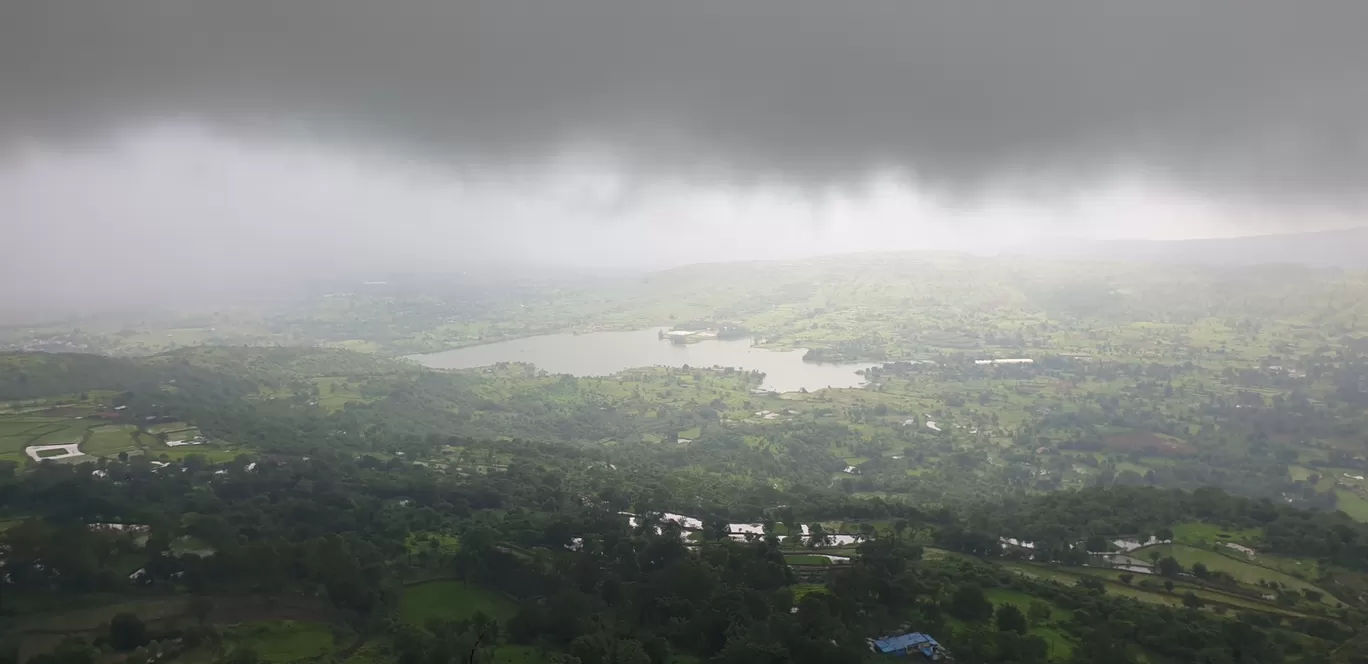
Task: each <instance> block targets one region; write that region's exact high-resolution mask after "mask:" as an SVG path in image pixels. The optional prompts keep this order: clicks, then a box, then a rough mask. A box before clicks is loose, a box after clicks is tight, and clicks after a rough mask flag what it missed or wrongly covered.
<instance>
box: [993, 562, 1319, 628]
mask: <svg viewBox="0 0 1368 664" xmlns="http://www.w3.org/2000/svg"><path fill="white" fill-rule="evenodd" d="M998 564H999V565H1000V566H1001V567H1003V568H1005V569H1008V570H1010V571H1012V572H1014V573H1017V574H1020V575H1022V576H1026V577H1030V578H1034V579H1041V580H1045V581H1057V582H1059V583H1063V584H1066V585H1074V584H1075V583H1077V582H1078V579H1079V578H1081V577H1084V576H1092V577H1097V578H1102V579H1103V580H1104V582H1105V583H1106V592H1107V593H1108V594H1111V595H1117V596H1120V597H1129V598H1131V599H1136V600H1139V601H1141V602H1147V603H1150V604H1162V605H1165V606H1174V607H1177V606H1182V605H1183V598H1182V594H1183V593H1186V592H1192V593H1193V594H1195V595H1197V597H1198V598H1200V599H1201V600H1202V601H1204V602H1207V603H1216V604H1224V605H1227V606H1232V607H1236V608H1242V609H1252V610H1256V611H1263V612H1267V613H1277V614H1282V615H1294V616H1301V615H1304V614H1300V613H1297V612H1295V611H1289V610H1286V609H1282V608H1279V607H1277V606H1274V605H1273V604H1272V603H1269V602H1262V601H1259V600H1255V599H1250V598H1248V597H1243V596H1239V595H1232V594H1228V593H1222V592H1217V591H1214V590H1210V589H1207V588H1202V587H1200V586H1197V585H1194V584H1190V583H1186V582H1182V581H1179V582H1178V583H1177V584H1176V585H1175V589H1174V592H1172V593H1170V592H1167V591H1165V590H1163V589H1162V588H1159V587H1158V584H1161V583H1162V581H1161V580H1159V579H1158V578H1157V577H1148V576H1140V575H1136V576H1137V577H1139V578H1138V579H1136V580H1135V581H1134V582H1133V584H1134V585H1131V584H1125V583H1121V582H1120V581H1118V580H1117V577H1119V576H1120V574H1121V573H1120V572H1118V571H1115V570H1108V569H1102V568H1098V567H1082V568H1077V569H1076V570H1075V569H1072V568H1069V569H1066V568H1061V567H1055V566H1046V565H1037V564H1033V563H1024V562H1002V563H998ZM1144 579H1149V580H1151V581H1153V582H1154V583H1155V584H1156V587H1154V588H1150V589H1146V588H1141V587H1139V583H1140V581H1141V580H1144Z"/></svg>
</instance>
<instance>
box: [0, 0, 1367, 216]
mask: <svg viewBox="0 0 1368 664" xmlns="http://www.w3.org/2000/svg"><path fill="white" fill-rule="evenodd" d="M1365 25H1368V3H1363V2H1361V1H1359V0H1305V1H1302V2H1287V1H1286V0H1206V1H1204V2H1192V1H1190V0H1143V1H1142V0H1126V1H1118V0H1078V1H1069V0H1037V1H1033V2H996V1H993V2H990V1H980V0H957V1H955V2H909V1H907V0H853V1H851V2H832V1H830V0H691V1H688V2H666V1H663V0H660V1H658V0H385V1H383V2H381V1H376V0H290V1H288V2H280V1H276V0H234V1H232V2H222V1H220V0H119V1H117V2H96V1H93V0H42V1H41V2H10V3H5V6H4V7H3V8H0V84H2V85H3V87H0V96H3V100H4V101H3V103H0V132H3V135H4V137H5V139H7V141H8V142H9V144H10V145H17V144H29V145H31V144H33V143H34V142H37V143H39V144H44V145H47V144H54V143H62V142H73V141H75V142H80V141H85V140H87V139H93V138H99V137H102V136H104V135H106V134H107V133H108V132H109V131H111V130H117V129H123V128H127V127H130V126H139V125H145V124H155V123H157V122H161V121H164V120H166V119H168V118H169V119H192V120H196V121H204V122H208V123H212V124H215V125H218V126H221V127H225V128H228V129H229V130H231V131H242V132H251V133H253V134H255V135H264V136H272V135H276V134H288V135H290V136H291V137H292V138H296V139H297V138H301V137H302V138H305V139H310V140H312V139H318V140H324V141H341V142H345V143H348V144H352V145H356V146H358V147H366V148H371V147H382V148H385V149H398V150H401V151H402V152H403V153H405V154H414V155H422V156H424V157H425V158H433V159H439V160H442V161H445V162H448V163H451V164H456V165H461V164H471V165H485V164H488V163H490V162H497V163H500V164H516V163H519V162H522V161H536V160H539V159H541V158H543V157H545V156H546V155H547V154H548V153H551V152H554V151H556V150H558V149H561V148H564V147H566V146H577V147H588V148H592V149H603V150H605V151H607V152H610V153H612V154H614V155H616V156H618V157H620V158H624V159H629V160H632V163H634V164H635V166H634V167H635V168H642V169H660V170H662V171H664V172H670V173H702V174H707V175H709V176H718V175H720V176H722V177H726V178H728V179H729V180H744V179H746V178H757V179H764V180H781V181H782V180H788V181H796V182H803V183H812V182H841V181H848V180H851V179H855V178H860V177H863V176H865V175H867V174H868V173H869V172H870V171H871V170H872V169H880V168H895V169H904V170H906V171H909V172H914V173H916V175H917V177H918V178H920V179H922V181H924V182H930V183H932V184H935V185H944V186H946V187H949V188H951V189H958V188H961V187H974V186H976V185H980V184H983V183H989V182H991V183H999V184H1000V183H1003V182H1014V181H1022V180H1024V181H1028V182H1030V181H1035V180H1040V179H1045V180H1048V181H1055V180H1057V179H1058V180H1063V181H1065V182H1068V181H1071V180H1072V179H1076V178H1079V177H1084V176H1087V177H1091V176H1093V175H1096V174H1097V173H1098V172H1099V171H1107V172H1110V171H1118V172H1121V171H1144V172H1158V173H1161V174H1162V175H1164V176H1165V177H1171V178H1174V179H1176V180H1178V181H1181V182H1184V183H1187V184H1192V185H1194V186H1198V187H1202V188H1207V189H1211V190H1213V191H1225V190H1227V189H1229V188H1234V189H1235V190H1237V191H1241V192H1255V193H1258V194H1261V195H1264V196H1267V197H1269V198H1274V199H1280V198H1294V199H1295V198H1301V197H1304V196H1307V195H1311V196H1315V197H1323V196H1334V197H1337V198H1343V199H1345V200H1354V199H1356V198H1357V197H1358V196H1359V195H1360V193H1361V188H1362V184H1363V182H1364V181H1365V180H1364V178H1365V176H1368V149H1366V148H1365V145H1366V144H1368V84H1365V79H1364V76H1363V68H1364V66H1365V65H1368V40H1366V39H1363V35H1362V29H1363V27H1364V26H1365Z"/></svg>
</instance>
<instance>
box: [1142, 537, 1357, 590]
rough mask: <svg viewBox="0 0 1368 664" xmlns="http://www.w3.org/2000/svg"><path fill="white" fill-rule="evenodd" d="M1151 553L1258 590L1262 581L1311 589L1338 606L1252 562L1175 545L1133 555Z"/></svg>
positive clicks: (1286, 576) (1284, 575) (1303, 583)
mask: <svg viewBox="0 0 1368 664" xmlns="http://www.w3.org/2000/svg"><path fill="white" fill-rule="evenodd" d="M1150 551H1158V552H1159V555H1162V556H1173V558H1174V559H1176V560H1177V561H1178V562H1179V563H1180V564H1182V566H1183V567H1185V568H1187V569H1189V570H1190V569H1192V566H1193V565H1195V564H1197V563H1202V564H1203V565H1206V567H1207V569H1209V570H1212V571H1220V572H1226V573H1228V574H1230V575H1231V576H1234V577H1235V580H1236V581H1239V582H1240V583H1242V584H1245V585H1249V586H1253V587H1255V588H1258V587H1259V583H1260V582H1261V581H1262V582H1264V583H1278V584H1281V585H1283V586H1286V587H1288V588H1292V589H1295V590H1299V591H1300V590H1314V591H1316V592H1319V593H1321V594H1322V595H1323V596H1324V599H1323V600H1322V601H1324V602H1326V603H1328V604H1331V605H1334V604H1338V601H1337V600H1335V598H1334V597H1333V596H1332V595H1330V594H1329V593H1327V592H1325V590H1323V589H1321V588H1319V587H1317V586H1315V585H1313V584H1310V583H1307V582H1306V581H1303V580H1301V579H1298V578H1296V577H1294V576H1292V575H1290V574H1287V573H1284V572H1280V571H1278V570H1274V569H1269V568H1267V567H1261V566H1259V565H1256V564H1254V563H1249V562H1242V561H1240V560H1236V559H1234V558H1231V557H1229V556H1226V555H1224V554H1221V553H1217V552H1215V551H1209V550H1207V549H1199V548H1196V547H1191V546H1184V545H1181V544H1174V545H1159V546H1154V547H1148V548H1145V549H1141V550H1140V551H1137V552H1136V553H1138V554H1140V556H1139V557H1145V556H1148V555H1149V552H1150ZM1256 560H1257V558H1256Z"/></svg>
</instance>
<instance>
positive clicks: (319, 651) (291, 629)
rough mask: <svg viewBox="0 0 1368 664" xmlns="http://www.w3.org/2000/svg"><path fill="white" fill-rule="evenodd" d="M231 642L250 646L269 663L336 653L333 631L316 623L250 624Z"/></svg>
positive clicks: (238, 630) (233, 634)
mask: <svg viewBox="0 0 1368 664" xmlns="http://www.w3.org/2000/svg"><path fill="white" fill-rule="evenodd" d="M229 638H232V639H235V640H238V641H239V642H240V643H243V644H245V645H248V646H250V647H251V648H252V649H253V650H255V651H256V652H257V654H259V655H261V658H262V659H264V660H266V661H268V662H295V661H299V660H303V659H312V658H315V657H320V656H322V655H325V654H327V653H328V652H330V651H331V650H332V649H333V632H332V629H331V628H330V627H328V625H326V624H324V623H316V622H296V621H293V620H281V621H274V622H260V623H246V624H243V625H239V626H237V627H234V628H233V629H232V630H230V631H229Z"/></svg>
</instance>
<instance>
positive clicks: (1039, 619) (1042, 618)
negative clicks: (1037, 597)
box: [1026, 601, 1054, 626]
mask: <svg viewBox="0 0 1368 664" xmlns="http://www.w3.org/2000/svg"><path fill="white" fill-rule="evenodd" d="M1053 616H1054V612H1053V611H1051V610H1050V605H1048V604H1046V603H1044V602H1041V601H1032V602H1031V604H1030V606H1028V607H1026V617H1028V618H1030V619H1031V624H1032V625H1036V626H1040V625H1044V624H1047V623H1049V622H1050V618H1051V617H1053Z"/></svg>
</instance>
